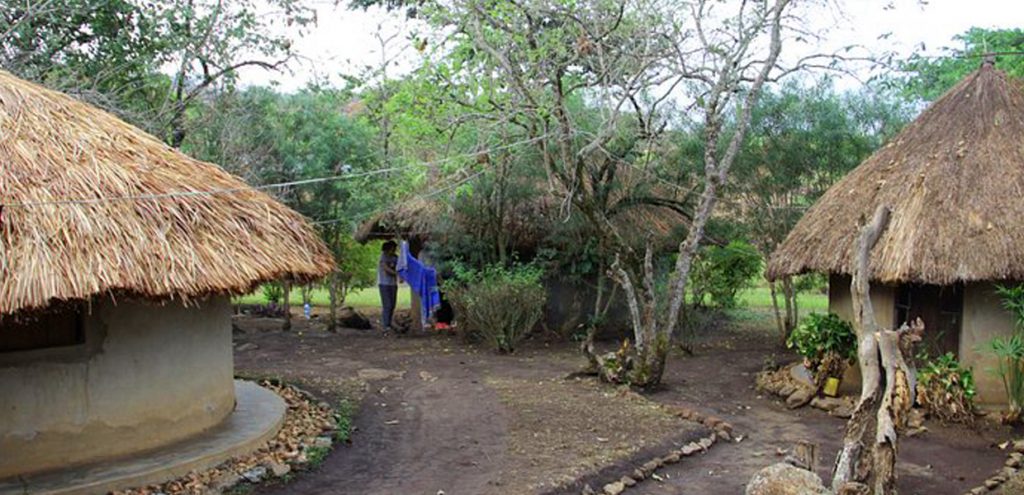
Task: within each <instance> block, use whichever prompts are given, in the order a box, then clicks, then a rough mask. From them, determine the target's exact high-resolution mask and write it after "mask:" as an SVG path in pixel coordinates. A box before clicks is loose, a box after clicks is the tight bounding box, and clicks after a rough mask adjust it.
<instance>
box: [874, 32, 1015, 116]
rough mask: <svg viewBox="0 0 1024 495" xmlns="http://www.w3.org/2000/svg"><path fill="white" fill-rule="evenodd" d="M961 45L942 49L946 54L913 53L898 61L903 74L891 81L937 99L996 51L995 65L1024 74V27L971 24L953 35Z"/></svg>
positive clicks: (928, 98)
mask: <svg viewBox="0 0 1024 495" xmlns="http://www.w3.org/2000/svg"><path fill="white" fill-rule="evenodd" d="M953 41H955V42H957V43H958V44H959V45H960V46H949V47H945V48H943V52H944V54H943V55H942V56H939V57H930V56H925V55H921V54H914V55H911V56H910V57H909V58H908V59H907V60H905V61H903V62H901V63H900V64H899V71H900V73H899V74H897V75H895V76H894V77H893V78H892V80H890V81H889V83H890V84H891V85H893V86H895V87H899V88H902V92H903V94H904V95H905V96H907V97H908V98H911V99H917V100H924V101H934V100H935V99H937V98H938V97H939V96H942V94H943V93H945V92H946V91H948V90H949V89H950V88H952V87H953V86H954V85H956V83H958V82H960V80H961V79H963V78H964V76H966V75H967V74H970V73H971V72H974V71H975V70H977V69H978V66H980V65H981V63H982V62H983V60H984V58H985V55H986V54H989V53H992V54H995V61H996V67H998V68H999V69H1001V70H1003V71H1005V72H1006V73H1007V74H1009V75H1011V76H1014V77H1018V78H1020V77H1024V29H1020V28H1014V29H984V28H980V27H972V28H970V29H968V30H967V31H965V32H963V33H960V34H958V35H956V36H954V37H953Z"/></svg>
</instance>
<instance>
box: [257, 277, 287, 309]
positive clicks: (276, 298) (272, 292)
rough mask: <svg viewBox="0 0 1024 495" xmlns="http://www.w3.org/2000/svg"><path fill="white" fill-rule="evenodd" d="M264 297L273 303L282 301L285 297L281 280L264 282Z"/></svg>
mask: <svg viewBox="0 0 1024 495" xmlns="http://www.w3.org/2000/svg"><path fill="white" fill-rule="evenodd" d="M262 290H263V298H264V299H266V300H267V302H268V303H270V304H272V305H275V306H276V305H277V304H280V303H281V298H283V297H284V287H282V286H281V284H280V283H279V282H269V283H266V284H263V287H262Z"/></svg>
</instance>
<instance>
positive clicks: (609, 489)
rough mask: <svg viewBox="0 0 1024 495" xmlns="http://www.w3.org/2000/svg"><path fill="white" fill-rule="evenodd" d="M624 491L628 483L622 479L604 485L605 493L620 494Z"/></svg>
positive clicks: (609, 494)
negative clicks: (624, 482)
mask: <svg viewBox="0 0 1024 495" xmlns="http://www.w3.org/2000/svg"><path fill="white" fill-rule="evenodd" d="M624 491H626V485H625V484H623V483H622V482H621V481H616V482H615V483H608V484H607V485H604V493H605V495H619V494H620V493H622V492H624Z"/></svg>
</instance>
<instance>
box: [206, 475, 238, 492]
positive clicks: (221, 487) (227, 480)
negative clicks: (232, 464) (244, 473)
mask: <svg viewBox="0 0 1024 495" xmlns="http://www.w3.org/2000/svg"><path fill="white" fill-rule="evenodd" d="M239 481H242V477H241V476H240V475H239V474H238V473H235V472H233V471H225V472H222V473H220V474H219V475H217V476H215V477H214V478H213V479H212V480H210V488H211V489H213V491H214V492H224V491H227V490H229V489H231V488H232V487H234V486H235V485H237V484H238V482H239Z"/></svg>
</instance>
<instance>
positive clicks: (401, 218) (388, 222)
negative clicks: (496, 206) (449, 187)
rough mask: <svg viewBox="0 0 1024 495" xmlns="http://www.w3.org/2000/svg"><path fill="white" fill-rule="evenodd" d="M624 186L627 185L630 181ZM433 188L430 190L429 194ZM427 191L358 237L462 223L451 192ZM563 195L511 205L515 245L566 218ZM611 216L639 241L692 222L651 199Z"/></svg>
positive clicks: (424, 231) (670, 193)
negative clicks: (434, 193)
mask: <svg viewBox="0 0 1024 495" xmlns="http://www.w3.org/2000/svg"><path fill="white" fill-rule="evenodd" d="M620 175H627V174H626V173H623V174H620ZM626 186H627V188H628V186H630V184H627V185H626ZM536 187H537V189H538V191H546V189H547V186H546V185H545V184H537V186H536ZM429 192H430V191H426V194H429ZM658 192H659V194H661V195H662V196H663V197H666V198H673V199H678V198H676V196H678V195H679V193H677V192H676V191H675V190H668V189H659V191H658ZM426 194H424V195H419V196H413V197H411V198H410V199H408V200H405V201H399V202H398V203H396V204H395V205H394V206H392V207H391V208H388V209H386V210H384V211H382V212H379V213H377V214H375V215H373V216H371V217H370V218H369V219H367V220H366V221H364V222H363V223H362V224H361V225H360V226H359V228H358V229H357V230H356V233H355V235H354V238H355V240H356V241H358V242H362V243H365V242H368V241H370V240H374V239H391V238H405V239H420V240H425V239H428V238H431V237H433V236H436V235H437V234H439V233H440V232H441V231H443V230H444V227H445V223H446V222H452V223H455V224H459V225H462V224H463V223H464V222H462V220H463V219H461V218H460V217H459V214H458V212H456V211H454V209H453V208H452V206H451V204H450V201H449V200H448V199H447V198H445V197H441V196H430V197H426ZM616 199H618V198H616ZM563 200H564V198H562V197H559V196H557V195H556V194H554V193H541V194H538V195H536V196H535V197H533V198H532V199H530V200H528V201H520V202H518V203H516V204H515V205H512V211H510V212H508V214H507V215H506V216H505V221H506V225H504V226H503V228H504V229H505V232H507V233H508V234H509V238H510V240H511V241H512V243H513V247H514V248H515V249H517V250H525V251H529V250H531V249H533V248H535V247H537V245H538V244H539V243H540V242H541V241H542V239H543V238H544V237H545V236H546V235H548V234H549V233H550V230H551V228H552V226H551V224H552V223H553V222H558V221H560V219H562V215H563V214H562V212H561V207H562V202H563ZM611 221H612V223H613V224H614V226H615V228H616V229H618V231H619V234H620V235H622V236H623V237H625V238H630V239H635V240H639V241H641V242H642V241H643V240H644V239H646V238H647V237H648V236H653V237H654V238H656V239H665V238H667V237H668V236H669V235H670V234H671V233H672V232H673V231H674V230H675V229H677V228H678V227H680V226H681V225H685V224H686V223H688V219H686V218H684V217H683V216H682V215H680V214H679V213H678V212H676V211H674V210H672V209H670V208H667V207H662V206H652V205H633V206H630V207H628V208H624V209H623V210H622V211H621V212H619V213H618V214H617V215H615V216H614V217H613V218H612V220H611Z"/></svg>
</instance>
